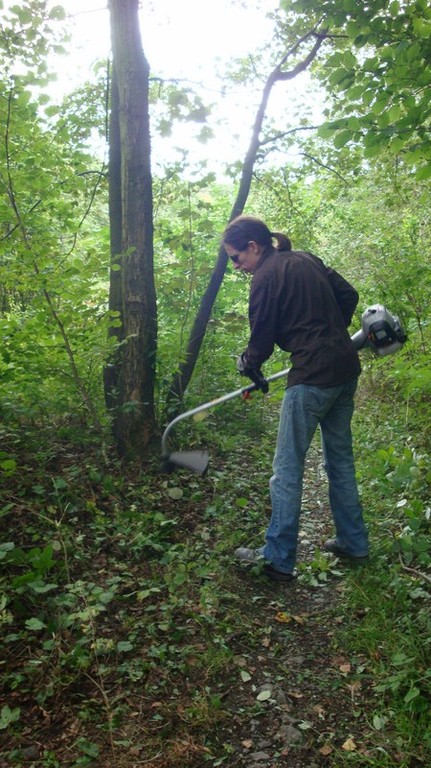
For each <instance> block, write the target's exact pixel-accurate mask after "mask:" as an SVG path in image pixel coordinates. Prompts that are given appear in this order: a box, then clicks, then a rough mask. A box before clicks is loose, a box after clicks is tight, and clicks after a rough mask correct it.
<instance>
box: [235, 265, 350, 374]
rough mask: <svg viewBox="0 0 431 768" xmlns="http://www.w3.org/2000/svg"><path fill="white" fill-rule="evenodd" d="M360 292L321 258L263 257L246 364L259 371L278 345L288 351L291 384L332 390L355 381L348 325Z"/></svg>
mask: <svg viewBox="0 0 431 768" xmlns="http://www.w3.org/2000/svg"><path fill="white" fill-rule="evenodd" d="M357 303H358V293H357V292H356V291H355V289H354V288H353V287H352V286H351V285H350V283H348V282H347V280H345V279H344V278H343V277H341V275H339V274H338V272H336V271H335V270H333V269H331V268H329V267H326V266H325V264H324V263H323V261H321V259H319V258H317V256H313V255H312V254H310V253H305V252H302V251H286V252H280V251H276V250H275V251H272V252H270V253H269V254H268V255H266V254H264V255H263V256H262V258H261V260H260V261H259V263H258V265H257V269H256V271H255V272H254V274H253V279H252V282H251V288H250V301H249V320H250V330H251V335H250V340H249V343H248V346H247V349H246V351H245V358H246V362H247V365H248V366H249V367H251V368H260V367H261V365H262V364H263V363H264V362H265V360H267V359H268V358H269V357H270V355H271V354H272V352H273V350H274V345H277V346H279V347H280V348H281V349H283V350H285V351H286V352H290V360H291V364H292V368H291V370H290V371H289V374H288V386H292V385H294V384H313V385H315V386H322V387H332V386H337V385H339V384H344V383H346V382H347V381H350V380H351V379H353V378H356V377H357V376H358V375H359V373H360V371H361V368H360V363H359V357H358V354H357V352H356V350H355V348H354V346H353V344H352V342H351V340H350V336H349V334H348V332H347V327H348V326H349V325H350V322H351V319H352V316H353V312H354V311H355V308H356V305H357Z"/></svg>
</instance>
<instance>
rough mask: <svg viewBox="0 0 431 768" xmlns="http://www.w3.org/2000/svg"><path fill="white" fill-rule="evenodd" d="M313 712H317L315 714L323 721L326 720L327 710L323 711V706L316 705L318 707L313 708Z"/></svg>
mask: <svg viewBox="0 0 431 768" xmlns="http://www.w3.org/2000/svg"><path fill="white" fill-rule="evenodd" d="M313 712H315V713H316V715H319V717H320V718H321V719H322V720H324V718H325V714H326V713H325V710H324V709H323V707H322V705H321V704H316V705H315V706H314V707H313Z"/></svg>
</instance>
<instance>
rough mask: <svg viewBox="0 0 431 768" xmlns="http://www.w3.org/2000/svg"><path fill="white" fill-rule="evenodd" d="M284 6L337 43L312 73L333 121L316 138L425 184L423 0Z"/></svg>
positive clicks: (426, 14) (427, 27)
mask: <svg viewBox="0 0 431 768" xmlns="http://www.w3.org/2000/svg"><path fill="white" fill-rule="evenodd" d="M283 5H284V7H287V8H288V10H289V11H290V12H293V13H299V14H303V15H305V17H306V18H308V19H310V23H312V22H313V21H315V20H317V18H319V19H320V18H321V17H322V15H323V17H324V19H325V24H326V25H327V28H328V30H329V31H330V33H331V34H332V35H334V36H335V37H337V36H338V37H339V45H338V46H337V47H336V48H335V49H332V50H330V51H329V52H328V55H327V56H326V58H325V60H324V61H323V63H322V66H321V68H320V70H319V73H318V75H319V78H320V79H321V80H322V82H323V83H324V85H325V88H326V89H327V90H328V91H329V92H330V93H331V94H332V95H333V96H334V108H333V111H332V115H333V116H335V119H332V120H328V121H327V122H326V124H325V125H323V126H322V128H321V129H320V131H319V133H320V135H321V136H322V137H325V138H326V137H328V136H333V137H334V138H333V140H334V145H335V147H337V148H338V149H340V148H341V147H344V146H345V145H347V144H348V143H350V142H355V143H358V142H359V143H361V144H362V145H363V147H364V154H365V156H366V157H367V158H370V157H375V156H377V155H379V154H381V153H382V152H386V151H387V150H389V152H391V153H392V154H393V155H401V156H402V158H403V160H404V161H405V162H406V163H407V164H409V165H410V166H412V167H413V168H416V169H417V177H418V178H420V179H426V178H429V176H430V175H431V162H430V161H431V156H430V149H429V146H430V143H429V131H430V116H431V107H430V103H431V99H430V85H431V77H430V72H429V67H428V62H429V59H430V52H431V51H430V31H431V12H430V9H429V5H428V3H427V2H426V0H407V2H398V0H393V2H390V3H386V2H385V1H384V0H373V2H371V3H368V4H358V3H357V2H355V0H327V1H325V2H322V3H320V4H319V7H318V8H317V7H316V5H315V3H313V2H312V1H311V0H294V2H292V3H290V2H288V3H283ZM330 114H331V113H330V111H329V110H328V113H327V116H328V117H330Z"/></svg>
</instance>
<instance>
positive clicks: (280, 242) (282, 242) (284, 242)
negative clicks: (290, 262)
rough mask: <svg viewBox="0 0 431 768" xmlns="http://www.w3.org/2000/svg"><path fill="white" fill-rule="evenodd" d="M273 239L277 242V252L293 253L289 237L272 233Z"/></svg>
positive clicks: (279, 233)
mask: <svg viewBox="0 0 431 768" xmlns="http://www.w3.org/2000/svg"><path fill="white" fill-rule="evenodd" d="M271 237H272V238H274V240H277V245H276V248H277V251H291V250H292V243H291V242H290V240H289V238H288V237H287V235H283V233H282V232H271Z"/></svg>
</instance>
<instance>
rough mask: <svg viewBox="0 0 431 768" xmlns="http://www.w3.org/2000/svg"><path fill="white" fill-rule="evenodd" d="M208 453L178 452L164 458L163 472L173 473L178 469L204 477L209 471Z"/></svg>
mask: <svg viewBox="0 0 431 768" xmlns="http://www.w3.org/2000/svg"><path fill="white" fill-rule="evenodd" d="M208 461H209V457H208V451H178V452H174V453H170V454H168V456H164V457H163V458H162V471H163V472H173V471H174V470H175V469H177V468H178V467H182V468H183V469H188V470H190V471H191V472H196V473H197V474H198V475H204V474H205V473H206V471H207V469H208Z"/></svg>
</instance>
